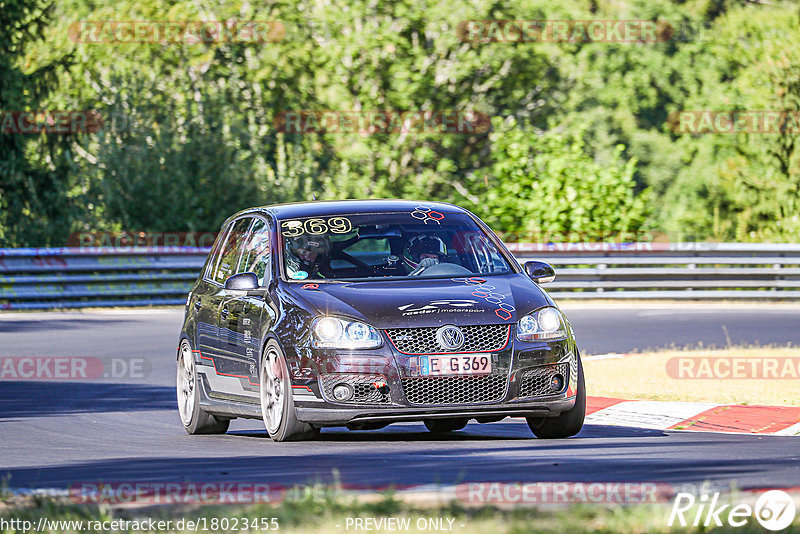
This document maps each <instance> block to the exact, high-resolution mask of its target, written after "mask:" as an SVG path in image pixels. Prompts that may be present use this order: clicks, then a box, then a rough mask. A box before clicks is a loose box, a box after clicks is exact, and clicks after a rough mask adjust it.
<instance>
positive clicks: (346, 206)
mask: <svg viewBox="0 0 800 534" xmlns="http://www.w3.org/2000/svg"><path fill="white" fill-rule="evenodd" d="M418 206H422V207H425V208H431V209H433V210H436V211H441V212H443V213H468V212H467V210H465V209H463V208H460V207H458V206H455V205H453V204H447V203H445V202H430V201H422V200H396V199H381V200H320V201H316V202H292V203H288V204H275V205H271V206H260V207H256V208H249V209H246V210H243V211H241V212H239V213H237V214H236V215H233V216H232V217H231V218H233V217H237V216H239V215H241V214H244V213H247V212H250V213H252V212H259V211H260V212H268V213H271V214H272V215H274V216H275V218H277V219H279V220H282V219H294V218H298V217H319V216H328V215H344V214H357V213H381V212H404V211H408V212H411V211H414V210H415V209H416V208H417V207H418Z"/></svg>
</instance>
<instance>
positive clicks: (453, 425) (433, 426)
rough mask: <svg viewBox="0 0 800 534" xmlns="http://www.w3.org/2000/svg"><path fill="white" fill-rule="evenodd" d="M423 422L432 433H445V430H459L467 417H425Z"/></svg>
mask: <svg viewBox="0 0 800 534" xmlns="http://www.w3.org/2000/svg"><path fill="white" fill-rule="evenodd" d="M424 422H425V428H427V429H428V430H429V431H430V432H431V433H433V434H445V433H447V432H454V431H456V430H461V429H462V428H464V427H465V426H467V423H468V422H469V419H467V418H458V419H427V420H425V421H424Z"/></svg>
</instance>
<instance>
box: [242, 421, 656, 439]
mask: <svg viewBox="0 0 800 534" xmlns="http://www.w3.org/2000/svg"><path fill="white" fill-rule="evenodd" d="M228 435H229V436H241V437H248V438H257V439H266V440H269V436H268V435H267V433H266V431H261V430H232V431H229V432H228ZM665 435H666V434H665V433H664V432H663V431H661V430H652V429H648V428H628V427H613V426H597V425H586V426H584V427H583V430H582V431H581V433H580V434H578V436H576V438H585V439H592V438H600V439H609V438H633V437H657V436H665ZM529 439H536V437H535V436H534V435H533V433H532V432H531V431H530V429H529V428H528V425H527V424H526V423H525V421H521V420H520V421H514V422H511V421H508V422H504V423H499V424H498V423H488V424H485V425H482V424H479V423H470V424H469V425H468V426H467V427H466V428H465V429H464V430H459V431H456V432H450V433H445V434H433V433H431V432H428V431H427V430H426V429H425V427H424V426H422V423H418V424H413V425H389V426H387V427H386V428H383V429H381V430H346V429H345V428H342V427H333V428H325V429H323V430H322V433H321V434H320V437H319V438H318V439H317V440H316V442H318V443H320V442H321V443H325V442H337V443H390V442H405V441H443V442H459V441H463V442H466V441H504V440H529ZM571 439H575V438H571ZM539 441H540V442H549V443H555V442H562V443H563V440H539Z"/></svg>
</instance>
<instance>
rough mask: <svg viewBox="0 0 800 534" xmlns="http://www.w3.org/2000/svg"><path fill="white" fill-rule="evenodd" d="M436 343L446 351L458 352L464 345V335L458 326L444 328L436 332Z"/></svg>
mask: <svg viewBox="0 0 800 534" xmlns="http://www.w3.org/2000/svg"><path fill="white" fill-rule="evenodd" d="M436 342H437V343H439V346H440V347H442V348H443V349H445V350H458V349H460V348H461V347H462V346H463V345H464V333H463V332H462V331H461V330H460V329H459V328H458V327H457V326H453V325H447V326H443V327H441V328H440V329H439V330H437V331H436Z"/></svg>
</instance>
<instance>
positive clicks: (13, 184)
mask: <svg viewBox="0 0 800 534" xmlns="http://www.w3.org/2000/svg"><path fill="white" fill-rule="evenodd" d="M51 14H52V4H47V3H46V2H43V1H39V0H2V1H0V113H3V114H13V113H18V112H23V111H39V110H40V109H41V108H40V106H41V105H42V104H43V103H44V102H46V101H47V100H46V99H47V96H48V95H49V94H50V93H51V92H52V91H53V90H54V89H55V87H56V85H57V77H58V73H59V71H61V70H63V68H64V66H65V65H66V64H67V63H68V62H69V56H66V55H65V56H63V57H61V58H58V59H55V60H48V61H46V62H44V63H42V64H40V65H38V66H37V67H36V68H34V69H32V70H26V69H25V68H24V65H23V59H24V58H25V53H26V49H27V48H28V47H30V46H31V45H32V44H33V43H34V42H36V41H37V40H41V39H42V38H43V35H44V30H45V27H46V26H47V24H48V21H49V19H50V16H51ZM5 116H9V115H5ZM71 137H72V135H50V136H48V135H45V134H20V133H15V132H13V131H9V132H5V133H3V132H0V246H19V245H25V244H31V243H36V244H40V245H42V244H47V243H50V242H53V241H54V236H58V235H62V236H63V235H66V232H67V231H68V229H69V225H70V221H71V220H72V219H73V218H75V217H77V216H79V215H78V213H79V212H80V211H81V208H80V206H79V205H75V204H74V203H73V199H74V192H73V191H71V190H70V185H69V173H70V170H71V169H72V167H73V165H72V154H71V153H70V150H69V144H70V142H71Z"/></svg>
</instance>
